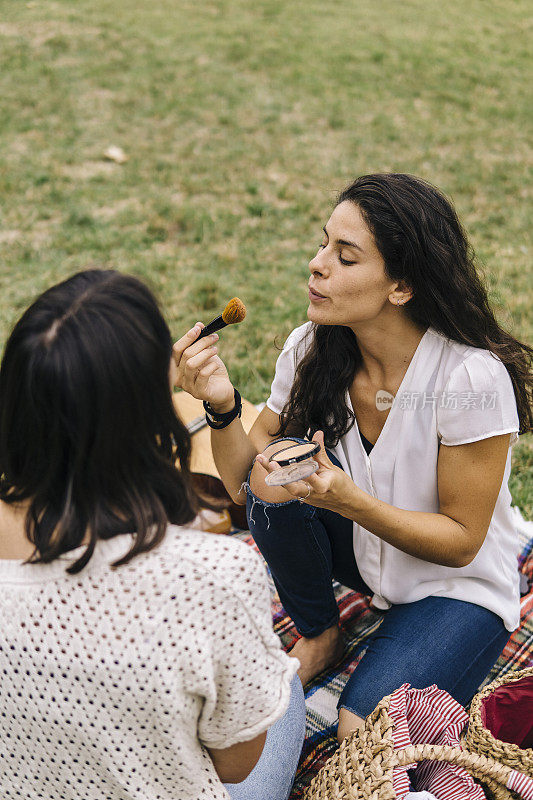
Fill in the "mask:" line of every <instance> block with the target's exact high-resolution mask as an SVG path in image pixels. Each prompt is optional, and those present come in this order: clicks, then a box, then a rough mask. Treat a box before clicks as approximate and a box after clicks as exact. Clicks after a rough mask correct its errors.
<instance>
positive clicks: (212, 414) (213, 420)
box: [204, 389, 242, 431]
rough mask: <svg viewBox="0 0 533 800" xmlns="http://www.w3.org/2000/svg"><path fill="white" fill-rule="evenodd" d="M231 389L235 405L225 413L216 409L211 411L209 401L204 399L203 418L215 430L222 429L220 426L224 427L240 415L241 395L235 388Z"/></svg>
mask: <svg viewBox="0 0 533 800" xmlns="http://www.w3.org/2000/svg"><path fill="white" fill-rule="evenodd" d="M233 391H234V397H235V407H234V408H232V409H231V411H227V412H226V413H225V414H219V413H218V412H217V411H213V409H212V408H211V406H210V405H209V403H206V401H205V400H204V409H205V420H206V422H207V424H208V425H209V427H210V428H214V429H215V430H216V431H219V430H222V428H226V427H227V426H228V425H229V424H230V422H233V420H234V419H236V417H240V416H241V414H242V400H241V396H240V394H239V392H238V391H237V389H234V390H233Z"/></svg>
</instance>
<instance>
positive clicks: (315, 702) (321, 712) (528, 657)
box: [233, 514, 533, 800]
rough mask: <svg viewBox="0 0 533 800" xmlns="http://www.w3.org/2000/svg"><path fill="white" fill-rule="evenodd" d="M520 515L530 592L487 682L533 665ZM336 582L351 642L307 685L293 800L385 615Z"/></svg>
mask: <svg viewBox="0 0 533 800" xmlns="http://www.w3.org/2000/svg"><path fill="white" fill-rule="evenodd" d="M516 520H517V528H518V530H519V534H520V545H521V550H520V556H519V560H518V563H519V569H520V571H521V572H522V574H523V575H525V576H526V577H527V578H528V579H529V592H528V593H527V594H526V595H525V596H524V597H522V602H521V622H520V627H519V628H517V630H516V631H514V632H513V633H512V634H511V636H510V638H509V641H508V642H507V644H506V646H505V648H504V650H503V652H502V654H501V655H500V657H499V659H498V661H497V662H496V664H495V665H494V667H493V669H492V670H491V672H490V674H489V676H488V677H487V679H486V680H485V681H484V683H483V685H485V684H486V683H489V682H490V681H492V680H494V679H495V678H497V677H498V676H500V675H504V674H505V673H507V672H512V671H515V670H519V669H523V668H524V667H529V666H532V665H533V522H525V521H524V520H522V518H521V516H520V515H519V514H518V515H517V517H516ZM233 535H235V536H237V537H238V538H240V539H242V540H243V541H244V542H246V543H247V544H249V545H251V546H252V547H253V548H254V549H255V550H257V548H256V546H255V543H254V541H253V539H252V537H251V535H250V534H249V533H248V532H243V531H237V532H235V533H234V534H233ZM333 587H334V591H335V596H336V599H337V603H338V606H339V610H340V625H341V628H342V630H343V632H344V635H345V638H346V640H347V641H348V642H349V644H348V645H347V647H346V649H345V653H344V656H343V659H342V662H340V663H339V664H337V665H336V666H335V667H334V668H332V669H330V670H328V671H327V672H324V673H322V674H321V675H319V676H318V677H317V678H316V679H315V681H313V683H311V684H309V685H308V686H307V688H306V692H305V699H306V706H307V720H306V737H305V742H304V746H303V750H302V756H301V759H300V764H299V767H298V772H297V774H296V780H295V782H294V786H293V790H292V793H291V795H290V798H289V800H301V798H302V797H303V792H304V789H305V787H306V786H308V785H309V783H310V782H311V779H312V778H313V777H314V776H315V775H316V773H317V772H318V770H319V769H320V768H321V767H322V766H323V765H324V763H325V762H326V761H327V760H328V759H329V758H330V756H332V755H333V753H334V752H335V750H336V749H337V738H336V735H335V732H336V726H337V708H336V705H337V700H338V699H339V696H340V693H341V691H342V689H343V687H344V684H345V683H346V681H347V680H348V677H349V676H350V675H351V674H352V672H353V671H354V670H355V668H356V667H357V664H358V662H359V660H360V659H361V657H362V655H363V652H364V649H365V640H366V639H367V637H368V636H369V635H370V634H371V633H372V632H373V631H374V630H375V629H376V628H377V626H378V625H379V623H380V620H381V619H382V614H379V613H377V612H374V611H373V610H372V609H371V608H370V607H369V604H368V598H367V597H363V596H362V595H360V594H357V593H356V592H353V591H351V590H349V589H346V588H345V587H343V586H340V585H339V584H338V583H336V582H334V584H333ZM270 589H271V597H272V615H273V619H274V630H275V631H276V633H277V634H278V635H279V637H280V639H281V642H282V645H283V647H284V648H285V649H286V650H290V648H291V647H292V646H293V645H294V644H295V642H296V641H297V639H298V634H297V633H296V630H295V628H294V624H293V622H292V620H291V619H290V617H289V616H288V615H287V614H286V613H285V610H284V609H283V607H282V605H281V603H280V601H279V597H278V596H277V593H276V590H275V588H274V584H273V582H272V579H271V578H270ZM480 688H481V687H480Z"/></svg>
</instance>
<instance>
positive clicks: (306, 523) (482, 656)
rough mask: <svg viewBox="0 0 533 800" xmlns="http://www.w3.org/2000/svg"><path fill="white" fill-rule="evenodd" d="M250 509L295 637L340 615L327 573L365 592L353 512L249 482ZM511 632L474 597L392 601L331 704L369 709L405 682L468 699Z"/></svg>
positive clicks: (364, 712) (322, 627) (258, 541)
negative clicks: (257, 489)
mask: <svg viewBox="0 0 533 800" xmlns="http://www.w3.org/2000/svg"><path fill="white" fill-rule="evenodd" d="M328 455H329V457H330V459H331V460H332V461H333V462H334V463H335V464H337V466H340V464H339V462H338V460H337V459H336V458H335V456H334V455H333V454H332V453H328ZM247 516H248V522H249V526H250V532H251V534H252V536H253V538H254V540H255V542H256V544H257V546H258V548H259V550H260V551H261V553H262V554H263V557H264V558H265V560H266V562H267V563H268V566H269V568H270V571H271V573H272V577H273V579H274V583H275V584H276V588H277V590H278V593H279V596H280V599H281V602H282V604H283V606H284V608H285V610H286V612H287V613H288V614H289V616H290V617H291V619H292V620H293V622H294V624H295V625H296V628H297V630H298V632H299V633H300V634H301V635H302V636H305V637H306V638H311V637H314V636H318V635H319V634H320V633H322V632H323V631H325V630H326V628H329V627H331V626H332V625H335V624H336V623H337V622H338V619H339V609H338V607H337V603H336V600H335V595H334V592H333V586H332V579H336V580H337V581H338V582H339V583H341V584H342V585H343V586H347V587H349V588H350V589H354V590H355V591H357V592H361V593H362V594H372V592H371V590H370V589H369V588H368V586H366V584H365V583H364V581H363V579H362V578H361V575H360V574H359V570H358V567H357V564H356V561H355V556H354V552H353V523H352V522H351V520H348V519H346V518H345V517H342V516H340V514H336V513H334V512H333V511H327V510H324V509H320V508H315V507H314V506H310V505H308V504H306V503H302V504H301V503H299V502H298V501H297V500H288V501H287V502H285V503H265V502H264V501H263V500H260V499H259V498H257V497H256V496H255V495H253V494H252V493H251V491H250V488H249V486H247ZM508 638H509V631H507V630H506V628H505V626H504V624H503V621H502V619H501V618H500V617H498V616H497V615H496V614H494V613H493V612H492V611H489V610H488V609H486V608H482V607H481V606H477V605H474V604H473V603H467V602H464V601H462V600H453V599H450V598H447V597H426V598H424V599H423V600H419V601H418V602H416V603H406V604H402V605H395V606H392V608H390V609H389V610H388V611H387V612H384V614H383V621H382V622H381V625H380V626H379V628H378V629H377V630H376V631H375V632H374V633H373V634H372V635H371V636H370V637H369V638H368V639H367V640H366V642H367V643H368V647H367V649H366V652H365V654H364V655H363V657H362V659H361V661H360V663H359V664H358V666H357V668H356V669H355V671H354V672H353V674H352V675H351V676H350V678H349V680H348V682H347V683H346V685H345V687H344V690H343V692H342V694H341V697H340V700H339V702H338V705H337V707H338V708H347V709H348V710H350V711H353V712H354V713H355V714H357V715H358V716H360V717H366V716H367V715H368V714H369V713H370V712H371V711H373V710H374V708H375V707H376V705H377V704H378V702H379V701H380V700H381V698H382V697H384V696H385V695H387V694H390V693H391V692H393V691H394V690H395V689H397V688H398V687H399V686H401V684H402V683H410V684H411V685H412V686H413V687H415V688H419V689H421V688H424V687H426V686H430V685H431V684H433V683H436V684H437V686H438V687H439V688H440V689H445V690H446V691H447V692H449V693H450V694H451V695H452V697H454V698H455V699H456V700H457V701H458V702H459V703H461V704H462V705H467V704H468V703H469V702H470V700H471V699H472V697H473V696H474V694H475V692H476V690H477V688H478V687H479V686H480V684H481V683H482V682H483V680H484V679H485V678H486V676H487V675H488V673H489V672H490V669H491V667H492V666H493V665H494V662H495V661H496V660H497V658H498V656H499V655H500V653H501V651H502V650H503V648H504V647H505V644H506V642H507V640H508Z"/></svg>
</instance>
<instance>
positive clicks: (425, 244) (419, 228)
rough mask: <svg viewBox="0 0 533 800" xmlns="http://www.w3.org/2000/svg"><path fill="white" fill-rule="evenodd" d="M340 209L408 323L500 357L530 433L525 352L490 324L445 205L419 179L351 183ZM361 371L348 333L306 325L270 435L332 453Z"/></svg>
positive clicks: (348, 418)
mask: <svg viewBox="0 0 533 800" xmlns="http://www.w3.org/2000/svg"><path fill="white" fill-rule="evenodd" d="M345 200H348V201H350V202H352V203H354V204H355V205H356V206H357V207H358V208H359V210H360V212H361V214H362V216H363V219H364V220H365V223H366V224H367V226H368V228H369V230H370V232H371V233H372V235H373V237H374V240H375V243H376V246H377V248H378V250H379V252H380V254H381V256H382V258H383V260H384V262H385V272H386V274H387V276H388V277H389V278H390V279H391V280H393V281H402V282H403V283H404V284H406V285H407V286H408V287H409V288H411V289H412V291H413V297H412V298H411V299H410V300H409V301H408V302H407V303H405V304H404V305H403V309H404V312H405V313H406V314H407V316H408V317H409V318H410V319H411V320H412V321H413V322H415V323H417V324H418V325H421V326H424V327H429V326H431V327H432V328H434V329H435V330H436V331H438V332H439V333H442V334H443V335H444V336H446V337H448V338H449V339H453V340H455V341H457V342H461V343H463V344H466V345H471V346H473V347H479V348H483V349H486V350H490V351H491V352H493V353H495V354H496V355H497V356H499V358H500V359H501V361H502V362H503V364H505V367H506V369H507V371H508V372H509V375H510V377H511V380H512V383H513V388H514V393H515V397H516V403H517V410H518V416H519V419H520V433H525V432H526V431H530V430H531V429H532V427H533V410H532V403H531V401H532V395H533V374H532V361H533V348H531V347H529V346H528V345H526V344H523V343H521V342H519V341H517V340H516V339H514V338H513V337H512V336H511V335H510V334H509V333H507V332H506V331H505V330H503V329H502V328H501V327H500V325H499V324H498V323H497V321H496V318H495V316H494V313H493V311H492V309H491V308H490V305H489V302H488V298H487V292H486V289H485V287H484V285H483V282H482V280H481V278H480V276H479V275H478V273H477V270H476V266H475V256H474V253H473V250H472V249H471V247H470V246H469V244H468V240H467V237H466V234H465V232H464V231H463V229H462V227H461V224H460V222H459V219H458V218H457V214H456V212H455V210H454V208H453V206H452V205H451V203H450V202H449V201H448V200H447V199H446V198H445V197H444V196H443V195H442V194H441V193H440V192H439V191H438V190H437V189H436V188H435V187H434V186H432V185H431V184H429V183H427V182H425V181H423V180H421V179H420V178H416V177H414V176H413V175H404V174H395V173H385V174H376V175H363V176H362V177H360V178H357V179H356V180H355V181H354V182H353V183H352V184H350V185H349V186H347V187H346V189H344V191H343V192H341V194H340V195H339V197H338V199H337V204H339V203H342V202H344V201H345ZM360 363H361V353H360V350H359V347H358V345H357V339H356V336H355V334H354V333H353V331H352V330H351V328H348V327H346V326H343V325H314V334H313V340H312V342H311V345H310V347H309V350H308V351H307V353H306V355H305V356H304V358H303V359H302V361H301V362H300V364H299V366H298V368H297V371H296V377H295V382H294V384H293V387H292V391H291V394H290V397H289V400H288V402H287V405H286V406H285V408H284V409H283V411H282V413H281V427H280V430H279V431H278V434H284V433H286V432H287V431H290V432H294V433H296V432H298V433H302V432H305V431H307V430H310V431H311V432H312V433H313V432H314V431H316V430H324V434H325V441H326V444H327V445H328V446H333V445H334V444H335V443H336V442H337V441H338V440H339V438H340V437H341V436H343V435H344V434H345V433H346V432H347V431H348V430H349V429H350V428H351V427H352V426H353V423H354V420H353V415H352V414H351V412H350V411H349V410H348V408H347V406H346V401H345V396H346V391H347V390H348V389H349V387H350V385H351V383H352V381H353V379H354V376H355V373H356V371H357V368H358V366H359V365H360Z"/></svg>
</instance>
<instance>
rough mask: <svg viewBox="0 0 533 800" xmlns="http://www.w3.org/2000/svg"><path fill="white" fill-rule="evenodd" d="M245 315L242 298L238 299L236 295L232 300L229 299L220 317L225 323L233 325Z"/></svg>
mask: <svg viewBox="0 0 533 800" xmlns="http://www.w3.org/2000/svg"><path fill="white" fill-rule="evenodd" d="M245 316H246V306H245V305H244V303H243V302H242V300H239V298H238V297H234V298H233V299H232V300H230V301H229V303H228V304H227V306H226V308H225V309H224V311H223V312H222V319H223V320H224V322H225V323H226V325H233V324H234V323H235V322H242V321H243V319H244V318H245Z"/></svg>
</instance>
